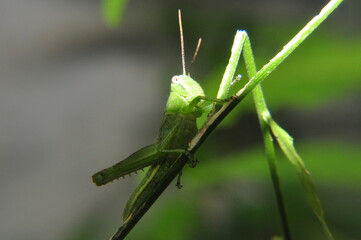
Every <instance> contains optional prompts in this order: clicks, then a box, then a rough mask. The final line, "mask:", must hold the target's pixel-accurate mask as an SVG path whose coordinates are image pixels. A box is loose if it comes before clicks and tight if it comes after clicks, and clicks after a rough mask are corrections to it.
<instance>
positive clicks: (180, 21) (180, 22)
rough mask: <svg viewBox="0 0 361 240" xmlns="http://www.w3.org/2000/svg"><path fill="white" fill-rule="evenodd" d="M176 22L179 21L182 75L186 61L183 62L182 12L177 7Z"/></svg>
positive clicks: (184, 71) (184, 72)
mask: <svg viewBox="0 0 361 240" xmlns="http://www.w3.org/2000/svg"><path fill="white" fill-rule="evenodd" d="M178 22H179V32H180V41H181V52H182V66H183V75H186V62H185V54H184V39H183V27H182V13H181V10H180V9H178Z"/></svg>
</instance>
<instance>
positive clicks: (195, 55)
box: [188, 38, 202, 75]
mask: <svg viewBox="0 0 361 240" xmlns="http://www.w3.org/2000/svg"><path fill="white" fill-rule="evenodd" d="M201 43H202V38H199V39H198V43H197V47H196V50H195V51H194V54H193V58H192V61H191V65H190V66H189V72H188V75H190V69H191V67H192V65H193V63H194V61H195V60H196V57H197V55H198V52H199V48H200V47H201Z"/></svg>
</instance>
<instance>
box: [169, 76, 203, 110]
mask: <svg viewBox="0 0 361 240" xmlns="http://www.w3.org/2000/svg"><path fill="white" fill-rule="evenodd" d="M198 96H204V92H203V89H202V87H201V86H200V85H199V84H198V83H197V82H196V81H194V80H193V79H192V78H191V77H190V76H187V75H176V76H174V77H173V78H172V83H171V88H170V96H169V99H168V102H167V106H166V108H165V112H166V113H184V114H194V115H196V116H198V115H200V114H202V110H201V109H200V108H199V106H198V105H197V106H196V107H189V104H190V103H191V101H192V100H193V99H194V98H195V97H198Z"/></svg>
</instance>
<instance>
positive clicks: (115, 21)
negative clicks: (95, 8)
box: [102, 0, 128, 28]
mask: <svg viewBox="0 0 361 240" xmlns="http://www.w3.org/2000/svg"><path fill="white" fill-rule="evenodd" d="M127 2H128V1H127V0H102V15H103V19H104V21H105V23H106V24H107V25H108V26H109V27H113V28H114V27H117V26H119V24H120V21H121V18H122V15H123V11H124V8H125V5H126V4H127Z"/></svg>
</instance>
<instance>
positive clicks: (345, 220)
mask: <svg viewBox="0 0 361 240" xmlns="http://www.w3.org/2000/svg"><path fill="white" fill-rule="evenodd" d="M325 3H326V1H320V0H317V1H315V0H288V1H281V0H271V1H269V0H253V1H246V0H242V1H235V0H225V1H204V0H203V1H166V0H157V1H144V0H129V1H128V2H126V4H125V5H124V9H123V11H120V14H119V15H118V16H119V19H120V24H119V25H116V24H115V22H114V18H110V20H109V19H108V24H106V21H105V20H104V19H103V17H102V10H101V4H100V2H99V1H94V0H88V1H85V0H73V1H65V0H47V1H45V0H16V1H14V0H3V1H1V2H0V239H2V240H20V239H27V240H49V239H51V240H85V239H87V240H92V239H94V240H95V239H108V238H109V237H110V236H111V234H112V233H113V232H114V231H115V230H116V228H117V227H118V226H119V225H120V223H121V212H122V209H123V207H124V204H125V202H126V201H127V199H128V197H129V195H130V193H131V192H132V190H133V189H134V188H135V186H136V184H137V181H139V179H140V177H141V176H139V175H133V176H132V177H130V178H126V179H125V180H121V181H117V182H114V183H113V184H109V185H107V186H104V187H100V188H98V187H96V186H95V185H93V184H92V182H91V179H90V176H91V175H92V174H93V173H94V172H96V171H98V170H100V169H102V168H105V167H108V166H110V165H112V164H114V163H116V162H118V161H119V160H121V159H123V158H124V157H126V156H128V155H129V154H131V153H132V152H134V151H135V150H137V149H138V148H140V147H142V146H144V145H146V144H149V143H151V142H153V141H154V140H155V138H156V136H157V132H158V127H159V123H160V120H161V118H162V111H163V108H164V104H165V102H166V100H167V97H168V92H169V85H170V79H171V77H172V76H173V75H175V74H180V73H181V58H180V48H179V33H178V22H177V9H178V8H181V9H182V11H183V25H184V31H185V44H186V55H187V61H188V62H189V60H190V57H191V55H192V54H193V51H194V48H195V45H196V41H197V39H198V38H199V37H202V38H203V45H202V47H201V50H200V53H199V56H198V59H197V60H196V62H195V64H194V65H193V66H192V69H191V73H192V76H193V78H194V79H197V80H198V81H199V82H200V84H201V85H202V86H204V88H205V91H206V93H207V95H210V96H215V93H216V88H217V84H218V83H219V81H220V79H221V76H222V74H223V71H224V68H225V66H226V63H227V61H228V58H229V54H230V48H231V44H232V41H233V37H234V34H235V32H236V30H237V29H245V30H247V31H248V33H249V35H250V37H251V41H252V45H253V50H254V53H255V57H256V62H257V65H258V66H259V67H260V66H262V65H264V64H265V63H267V61H268V60H269V59H270V58H271V57H273V56H274V55H275V54H276V53H277V52H278V51H279V50H280V49H281V48H282V46H283V45H284V44H285V43H286V42H287V41H288V40H289V39H290V38H291V37H292V36H293V35H294V34H296V33H297V32H298V31H299V29H300V28H301V27H302V26H303V25H304V24H305V23H306V22H307V21H308V20H309V19H311V18H312V17H313V16H314V15H316V14H317V13H318V11H319V10H320V9H321V8H322V6H323V5H324V4H325ZM360 5H361V3H360V1H345V2H344V3H343V4H341V6H340V7H339V8H338V9H337V10H336V11H335V13H333V14H332V15H331V16H330V18H329V19H327V20H326V22H325V23H324V24H322V25H321V27H320V28H319V29H317V30H316V32H315V33H314V34H312V35H311V37H310V38H309V39H307V40H306V42H304V44H302V45H301V47H300V48H298V49H297V50H296V52H294V53H293V54H292V55H291V56H290V57H289V58H288V59H287V60H286V61H285V62H284V63H283V64H282V65H281V66H280V67H279V68H278V69H277V70H276V71H275V72H274V73H272V74H271V75H270V77H269V78H267V79H266V80H265V82H264V84H263V86H264V91H265V96H266V99H267V102H268V104H269V107H270V109H271V111H272V113H273V116H274V117H275V119H276V120H277V121H278V122H279V123H280V124H281V125H282V126H283V127H284V128H285V129H286V130H287V131H288V132H289V133H290V134H291V135H292V136H293V137H294V138H295V139H296V148H297V149H298V152H299V153H300V155H301V156H302V157H303V159H304V161H305V163H306V166H307V167H308V169H309V170H310V172H311V173H312V175H313V178H314V181H315V183H316V185H317V189H318V192H319V195H320V198H321V201H322V203H323V206H324V210H325V212H326V218H327V220H328V222H329V225H330V227H331V230H332V231H333V233H334V235H335V236H336V238H337V239H344V240H357V239H361V230H360V226H361V207H360V206H361V148H360V143H361V137H360V136H361V131H360V130H361V124H360V123H361V107H360V106H361V94H360V93H361V84H360V80H361V31H360V30H361V14H360V13H361V12H360V10H361V6H360ZM115 18H117V17H115ZM241 65H242V64H241ZM237 72H238V73H244V69H243V68H242V66H241V67H240V68H239V70H238V71H237ZM244 76H246V75H244ZM242 81H244V82H245V81H246V78H244V79H243V80H242ZM241 84H242V83H241ZM278 156H279V167H280V175H281V181H282V187H283V190H284V194H285V200H286V207H287V211H288V213H289V221H290V225H291V231H292V234H293V236H294V239H311V240H312V239H325V236H324V234H323V233H322V230H321V227H320V225H319V223H318V222H317V220H316V218H315V217H314V215H313V214H312V212H311V210H310V209H309V207H308V206H307V203H306V200H305V197H304V194H303V191H302V188H301V187H300V184H299V182H298V180H297V177H296V175H295V173H294V171H293V169H292V167H290V165H289V164H288V163H287V162H286V161H285V159H284V158H283V157H282V154H280V153H278ZM197 158H198V159H199V160H200V164H199V165H198V166H197V167H196V168H195V169H188V168H186V169H185V170H184V174H183V179H182V180H183V185H184V187H183V189H182V190H180V191H179V190H177V189H176V188H175V187H173V186H170V187H169V188H168V189H167V190H166V192H165V193H164V194H163V195H162V196H161V198H160V199H159V200H158V201H157V202H156V204H155V205H154V206H153V207H152V208H151V210H150V211H149V212H148V213H147V214H146V215H145V216H144V218H143V219H142V220H141V221H140V223H139V224H138V225H137V226H136V228H135V229H134V231H133V232H132V233H131V234H130V235H129V239H146V240H147V239H150V240H152V239H157V240H161V239H167V240H168V239H173V240H184V239H271V237H272V236H275V235H280V234H281V229H280V223H279V216H278V213H277V207H276V202H275V198H274V193H273V189H272V185H271V183H270V176H269V171H268V167H267V162H266V160H265V156H264V152H263V146H262V139H261V135H260V130H259V127H258V123H257V118H256V115H255V111H254V108H253V106H252V101H251V98H250V97H248V98H247V99H246V100H245V101H244V102H243V103H242V104H241V106H239V107H238V108H237V110H236V111H235V113H234V114H232V115H231V116H230V117H229V118H228V119H226V121H225V122H224V123H223V124H222V126H221V127H219V128H218V129H217V131H216V132H215V133H214V134H213V135H212V136H211V137H210V138H209V139H208V140H207V141H206V143H205V144H204V145H203V146H202V148H201V149H200V151H199V153H198V154H197Z"/></svg>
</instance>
